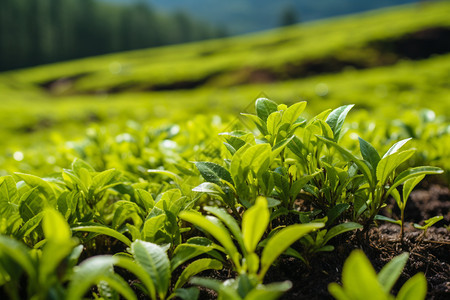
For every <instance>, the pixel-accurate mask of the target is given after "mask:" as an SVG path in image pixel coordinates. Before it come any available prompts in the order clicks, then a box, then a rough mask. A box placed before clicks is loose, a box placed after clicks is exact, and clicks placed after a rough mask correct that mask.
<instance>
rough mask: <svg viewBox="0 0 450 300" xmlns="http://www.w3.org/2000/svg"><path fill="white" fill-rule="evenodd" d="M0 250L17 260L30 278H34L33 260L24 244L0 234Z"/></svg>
mask: <svg viewBox="0 0 450 300" xmlns="http://www.w3.org/2000/svg"><path fill="white" fill-rule="evenodd" d="M0 250H1V252H3V253H5V254H7V255H8V256H9V257H10V258H11V259H12V260H14V261H15V262H17V263H18V264H19V265H20V266H21V267H22V268H23V269H24V270H25V272H27V274H28V276H29V277H30V278H31V280H33V279H35V278H36V268H35V265H34V261H33V259H32V257H31V256H30V254H29V253H28V248H27V247H25V245H23V244H22V243H20V242H18V241H16V240H14V239H12V238H10V237H7V236H3V235H0Z"/></svg>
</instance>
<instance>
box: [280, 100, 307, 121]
mask: <svg viewBox="0 0 450 300" xmlns="http://www.w3.org/2000/svg"><path fill="white" fill-rule="evenodd" d="M305 107H306V101H301V102H297V103H295V104H292V105H291V106H289V107H288V108H287V109H286V110H285V111H284V112H283V118H282V123H287V124H289V126H291V125H292V124H294V123H295V122H296V121H297V119H298V118H299V117H300V115H301V114H302V112H303V111H304V110H305Z"/></svg>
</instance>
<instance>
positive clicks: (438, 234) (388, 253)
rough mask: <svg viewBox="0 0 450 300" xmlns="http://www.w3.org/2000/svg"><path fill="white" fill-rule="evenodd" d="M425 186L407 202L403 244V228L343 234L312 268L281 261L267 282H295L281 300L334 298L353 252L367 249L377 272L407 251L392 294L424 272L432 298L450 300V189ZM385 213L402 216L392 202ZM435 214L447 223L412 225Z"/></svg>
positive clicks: (316, 258) (392, 226) (205, 296)
mask: <svg viewBox="0 0 450 300" xmlns="http://www.w3.org/2000/svg"><path fill="white" fill-rule="evenodd" d="M425 188H426V189H423V190H417V191H414V192H413V193H412V194H411V199H410V200H409V202H408V203H407V209H406V213H405V219H406V221H407V222H408V223H407V225H406V228H405V236H404V240H403V242H401V241H400V238H399V235H400V227H399V226H398V225H395V224H389V223H388V224H380V225H379V226H378V227H373V228H371V229H370V230H369V232H368V233H367V235H365V234H361V232H359V233H349V234H347V235H341V236H338V237H336V238H335V239H333V240H332V242H333V243H334V246H335V250H334V251H333V252H327V253H321V254H317V255H315V256H314V257H311V258H310V259H309V262H310V266H309V267H308V266H305V264H303V263H302V262H301V261H299V260H297V259H294V258H287V257H285V258H282V259H281V260H280V261H279V262H278V264H277V265H276V266H272V268H271V269H270V270H269V272H268V274H267V275H266V278H265V283H269V282H279V281H284V280H290V281H291V282H292V283H293V287H292V289H291V290H289V291H288V292H287V293H286V294H284V295H283V297H282V298H281V299H313V300H314V299H333V298H332V297H331V296H330V294H329V293H328V284H329V283H331V282H338V283H341V275H342V267H343V264H344V261H345V260H346V259H347V258H348V256H349V255H350V253H351V252H352V250H354V249H362V250H363V251H364V253H365V254H366V256H367V257H368V258H369V260H370V261H371V262H372V265H373V266H374V268H375V269H376V271H377V272H378V271H379V270H380V269H381V268H382V267H383V266H384V265H385V264H386V263H388V262H389V261H390V260H391V259H392V258H393V257H395V256H397V255H399V254H401V253H403V252H408V253H410V257H409V260H408V262H407V264H406V267H405V269H404V270H403V274H402V275H401V277H400V279H399V280H398V282H397V284H396V286H395V287H394V289H393V291H392V293H393V294H396V293H397V292H398V290H399V289H400V287H401V286H402V285H403V284H404V283H405V282H406V280H408V279H409V278H410V277H412V276H413V275H415V274H416V273H418V272H423V273H424V274H425V276H426V278H427V282H428V294H427V299H435V300H437V299H450V232H449V230H448V229H447V228H445V226H448V224H449V221H450V211H449V208H450V203H449V202H450V201H449V197H450V193H449V188H448V187H444V186H440V185H428V186H425ZM383 214H384V215H386V216H389V217H393V218H397V215H398V214H399V212H397V210H396V208H395V205H394V203H390V204H389V205H388V207H387V208H386V209H385V210H384V211H383ZM436 215H442V216H444V220H443V221H440V222H439V223H436V224H435V226H433V227H431V228H429V229H428V231H427V234H426V236H424V235H423V232H422V231H421V230H417V229H415V228H414V227H413V226H412V222H415V223H421V222H422V221H423V220H424V219H428V218H430V217H433V216H436ZM227 275H228V276H227ZM229 275H231V277H233V274H231V273H229V271H227V270H222V271H220V272H214V273H209V274H205V276H211V277H215V278H217V279H220V280H224V279H226V278H230V276H229ZM201 299H215V294H214V293H210V292H207V291H205V290H203V291H202V293H201Z"/></svg>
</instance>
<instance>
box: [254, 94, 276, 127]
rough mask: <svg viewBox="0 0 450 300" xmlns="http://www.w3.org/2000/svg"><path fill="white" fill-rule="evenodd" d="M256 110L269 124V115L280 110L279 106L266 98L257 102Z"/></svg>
mask: <svg viewBox="0 0 450 300" xmlns="http://www.w3.org/2000/svg"><path fill="white" fill-rule="evenodd" d="M255 108H256V115H257V116H258V117H259V118H261V120H263V121H264V122H267V118H268V117H269V115H270V114H271V113H273V112H275V111H277V110H278V104H276V103H275V102H273V101H271V100H269V99H266V98H259V99H257V100H256V103H255Z"/></svg>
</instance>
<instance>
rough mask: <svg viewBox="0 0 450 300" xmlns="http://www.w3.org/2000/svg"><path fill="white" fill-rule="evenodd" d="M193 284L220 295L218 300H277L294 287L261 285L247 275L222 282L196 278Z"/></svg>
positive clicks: (281, 284)
mask: <svg viewBox="0 0 450 300" xmlns="http://www.w3.org/2000/svg"><path fill="white" fill-rule="evenodd" d="M190 282H191V283H192V284H196V285H200V286H204V287H206V288H209V289H212V290H214V291H216V292H217V293H218V296H219V297H218V299H223V300H257V299H268V300H272V299H277V298H279V297H280V296H281V295H282V294H283V293H284V292H286V291H287V290H289V289H290V288H291V287H292V284H291V283H290V282H289V281H285V282H277V283H270V284H266V285H264V284H261V283H258V281H257V280H255V279H253V280H252V278H251V277H249V276H248V275H247V274H240V275H239V276H238V277H237V278H236V279H228V280H226V281H224V282H220V281H218V280H215V279H209V278H198V277H194V278H192V279H191V281H190Z"/></svg>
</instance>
